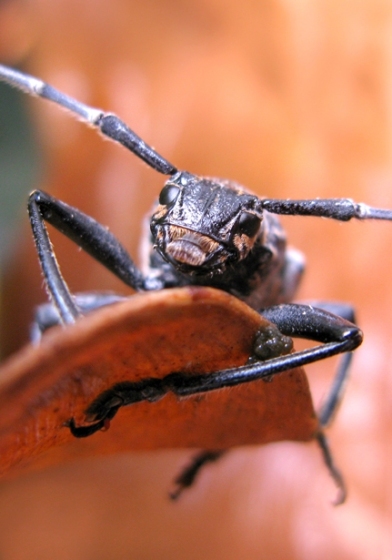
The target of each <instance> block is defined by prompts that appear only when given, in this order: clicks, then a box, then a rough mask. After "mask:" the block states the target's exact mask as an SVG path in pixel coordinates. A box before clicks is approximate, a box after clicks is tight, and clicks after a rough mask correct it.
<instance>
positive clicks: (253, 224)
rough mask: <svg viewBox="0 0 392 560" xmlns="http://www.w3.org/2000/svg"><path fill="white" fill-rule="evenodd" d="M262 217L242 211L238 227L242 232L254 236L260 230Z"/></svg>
mask: <svg viewBox="0 0 392 560" xmlns="http://www.w3.org/2000/svg"><path fill="white" fill-rule="evenodd" d="M260 223H261V219H260V218H259V217H258V216H256V215H255V214H250V213H249V212H242V214H241V216H240V219H239V220H238V222H237V227H238V230H239V232H240V233H244V234H245V235H247V236H248V237H254V236H255V235H256V233H257V232H258V231H259V228H260Z"/></svg>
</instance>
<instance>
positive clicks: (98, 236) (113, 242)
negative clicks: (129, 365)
mask: <svg viewBox="0 0 392 560" xmlns="http://www.w3.org/2000/svg"><path fill="white" fill-rule="evenodd" d="M28 210H29V215H30V222H31V227H32V230H33V236H34V241H35V244H36V247H37V252H38V257H39V260H40V263H41V268H42V271H43V275H44V279H45V283H46V287H47V290H48V292H49V295H50V297H51V299H52V301H53V303H54V304H55V306H56V308H57V310H58V312H59V314H60V317H61V320H62V321H63V322H64V323H73V322H74V321H75V320H76V318H77V317H78V316H79V315H80V314H81V312H80V310H79V309H78V307H77V305H76V303H75V300H74V298H73V297H72V295H71V293H70V291H69V289H68V286H67V284H66V282H65V281H64V279H63V277H62V275H61V272H60V268H59V265H58V263H57V261H56V257H55V255H54V253H53V250H52V247H51V243H50V239H49V236H48V232H47V229H46V227H45V224H44V220H45V221H47V222H49V223H50V224H52V225H53V226H54V227H55V228H56V229H58V230H59V231H60V232H61V233H63V234H64V235H66V236H67V237H68V238H69V239H71V240H72V241H74V242H75V243H77V244H78V245H79V246H80V247H81V248H82V249H84V250H85V251H86V252H87V253H89V254H90V255H91V256H92V257H94V258H95V259H96V260H97V261H99V262H100V263H101V264H103V265H104V266H105V267H106V268H108V269H109V270H110V271H111V272H113V273H114V274H115V275H116V276H117V277H118V278H120V279H121V280H122V281H123V282H124V283H125V284H127V285H128V286H131V287H132V288H134V289H135V290H142V289H144V276H143V275H142V273H141V272H140V270H139V269H138V268H137V267H136V265H135V263H134V262H133V260H132V259H131V257H130V256H129V255H128V253H127V251H126V250H125V249H124V247H123V246H122V245H121V244H120V242H119V241H118V240H117V239H116V237H115V236H114V235H113V234H111V233H110V232H109V231H108V230H107V228H105V227H104V226H102V225H101V224H99V223H98V222H97V221H95V220H94V219H93V218H91V217H90V216H87V215H86V214H84V213H83V212H81V211H80V210H77V209H76V208H73V207H72V206H69V205H68V204H65V203H64V202H61V201H60V200H57V199H56V198H54V197H52V196H50V195H48V194H47V193H44V192H42V191H34V192H33V193H32V194H31V195H30V197H29V202H28Z"/></svg>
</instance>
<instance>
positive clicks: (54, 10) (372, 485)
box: [0, 0, 392, 560]
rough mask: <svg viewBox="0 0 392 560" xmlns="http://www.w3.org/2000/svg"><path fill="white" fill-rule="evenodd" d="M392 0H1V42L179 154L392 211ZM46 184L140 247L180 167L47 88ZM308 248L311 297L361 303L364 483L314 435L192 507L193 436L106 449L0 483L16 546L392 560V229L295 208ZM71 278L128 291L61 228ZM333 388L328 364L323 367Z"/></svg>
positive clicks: (343, 420) (1, 526) (253, 183)
mask: <svg viewBox="0 0 392 560" xmlns="http://www.w3.org/2000/svg"><path fill="white" fill-rule="evenodd" d="M391 37H392V3H391V1H390V0H389V1H387V0H375V1H374V0H373V1H370V0H364V1H363V2H358V1H357V2H353V1H351V2H350V1H335V0H332V1H331V0H316V1H313V2H288V1H286V2H284V1H283V2H278V1H276V0H269V1H268V0H266V1H260V2H258V3H256V2H250V1H243V2H241V3H240V2H238V1H237V2H235V1H233V0H230V1H227V0H226V2H220V1H219V0H209V2H206V1H204V0H203V1H199V2H196V1H194V0H172V1H167V0H161V1H158V0H147V1H145V2H143V3H141V2H136V1H135V0H112V1H111V2H110V3H109V2H105V1H103V0H94V1H93V0H86V1H85V2H83V3H81V2H77V1H75V0H56V1H49V0H6V1H5V0H3V2H1V3H0V56H1V59H2V62H5V63H8V64H19V65H22V67H23V68H24V69H26V70H28V71H29V72H31V73H33V74H35V75H37V76H39V77H41V78H43V79H45V80H46V81H49V82H50V83H51V84H53V85H54V86H56V87H58V88H59V89H62V90H64V91H66V92H67V93H69V94H71V95H74V96H76V97H78V98H80V99H81V100H83V101H84V102H86V103H89V104H91V105H94V106H98V107H102V108H104V109H106V110H110V111H112V112H115V113H117V114H118V115H119V116H121V117H122V118H123V119H124V120H125V121H126V122H128V123H129V124H130V126H131V127H132V128H134V129H135V131H136V132H137V133H138V134H140V135H141V136H142V137H143V138H144V139H145V140H146V141H147V142H148V143H150V144H152V145H153V146H155V147H156V148H157V149H158V151H159V152H161V153H162V155H164V156H165V157H166V158H167V159H169V160H170V161H173V163H174V164H175V165H176V166H178V167H179V168H184V169H188V170H189V171H192V172H194V173H199V174H205V175H210V176H222V177H228V178H232V179H235V180H237V181H239V182H240V183H243V184H244V185H246V186H247V187H248V188H250V189H251V190H253V191H255V192H257V193H259V194H260V195H267V196H271V197H272V196H275V197H280V198H286V197H291V198H312V197H329V196H331V197H339V196H344V197H352V198H354V199H355V200H357V201H362V202H366V203H368V204H370V205H373V206H380V207H389V208H392V188H391V183H392V79H391V76H392V41H391ZM26 103H28V104H29V109H30V110H31V112H32V118H33V120H34V123H35V124H36V127H37V135H38V138H39V140H40V143H41V145H40V150H41V151H42V154H43V157H44V164H43V172H42V180H41V181H40V182H39V184H33V185H31V187H32V188H33V187H38V186H39V187H40V188H44V189H46V190H49V191H50V192H52V193H53V194H55V195H56V196H58V197H60V198H62V199H63V200H65V201H66V202H68V203H70V204H73V205H76V206H78V207H79V208H81V209H82V210H83V211H85V212H88V213H90V214H91V215H93V216H94V217H95V218H96V219H98V220H99V221H101V222H103V223H104V224H106V225H108V226H109V227H110V229H111V230H112V231H113V232H114V233H115V234H116V235H117V236H118V237H119V238H120V239H121V241H122V242H123V243H124V244H125V245H126V247H127V248H128V249H129V250H130V252H131V254H132V255H136V254H137V250H138V249H137V245H138V241H139V239H140V236H141V222H142V219H143V216H144V214H145V213H146V212H147V211H148V209H149V208H150V206H151V205H152V203H153V201H154V198H155V197H156V196H157V194H158V192H159V189H160V186H161V185H162V182H163V177H162V176H160V175H159V174H157V173H156V172H154V171H152V170H151V169H149V168H147V166H145V165H143V164H141V163H140V162H139V161H138V160H137V158H135V157H134V156H133V155H132V154H129V153H127V152H126V151H125V150H123V149H122V148H120V147H118V146H115V145H113V144H111V143H109V142H107V141H103V140H102V138H100V137H99V136H98V135H97V134H96V133H95V132H94V131H92V130H89V129H88V128H86V127H85V126H84V125H82V124H81V123H78V122H75V121H74V120H73V119H72V118H71V117H70V116H69V115H68V114H67V113H64V112H62V111H60V110H59V109H58V108H56V107H52V106H50V104H48V103H45V102H44V101H40V100H38V101H37V100H31V99H26ZM284 223H285V225H286V227H287V230H288V235H289V239H290V241H291V243H292V244H293V245H294V246H296V247H298V248H299V249H301V250H303V251H304V253H305V254H306V256H307V261H308V270H307V274H306V277H305V279H304V283H303V286H302V288H301V292H300V294H299V297H300V298H305V299H306V298H311V299H320V300H343V301H350V302H352V303H353V304H354V306H355V307H356V309H357V311H358V320H359V323H360V325H361V327H362V328H363V330H364V333H365V342H364V344H363V346H362V347H361V348H360V349H359V351H358V352H356V356H355V362H354V366H353V372H352V380H351V382H350V386H349V388H348V393H347V398H346V399H345V401H344V404H343V406H342V409H341V411H340V413H339V415H338V417H337V420H336V422H335V424H334V425H333V428H332V429H331V442H332V446H333V449H334V452H335V456H336V460H337V462H338V463H339V465H340V466H341V468H342V470H343V472H344V473H345V475H346V478H347V484H348V487H349V499H348V502H347V504H346V505H344V506H342V507H340V508H338V509H334V508H333V507H331V506H330V502H331V501H332V499H333V497H334V491H335V490H334V487H333V484H332V483H331V481H330V480H329V478H328V474H327V473H326V470H325V468H324V466H323V465H322V461H321V458H320V456H319V453H318V450H317V448H316V446H315V445H307V446H306V445H298V444H276V445H270V446H266V447H263V448H258V449H241V450H235V451H233V452H232V453H231V454H228V455H227V457H225V458H224V459H222V461H221V462H219V463H217V464H216V465H214V466H213V467H211V468H209V469H206V470H205V472H203V473H202V475H201V477H200V480H199V481H198V483H197V485H196V486H195V488H193V489H192V490H190V491H189V492H188V493H187V494H186V495H184V496H183V498H182V499H181V501H180V502H179V503H176V504H172V503H170V502H169V501H168V500H167V499H166V492H167V489H168V488H169V487H170V481H171V480H172V478H173V476H174V474H175V473H176V472H177V470H178V468H179V467H180V466H181V465H182V464H183V463H184V461H186V458H187V456H188V454H187V453H185V452H182V451H176V452H159V453H155V454H134V455H124V456H121V457H112V458H110V459H108V458H105V459H104V460H101V459H96V460H90V461H87V462H84V463H80V464H73V465H72V464H70V465H64V466H62V467H58V468H57V469H55V470H53V471H50V472H42V473H37V474H34V475H30V476H26V477H24V478H23V479H19V480H16V481H13V482H12V483H11V482H9V483H3V484H2V485H1V487H0V495H1V499H0V556H1V557H2V558H4V559H6V560H8V559H14V558H15V559H21V558H23V559H24V558H38V557H39V558H43V559H46V558H48V559H49V558H54V557H55V558H59V559H61V558H64V559H65V558H76V559H79V558H80V559H85V558H90V557H94V558H100V557H102V558H115V559H117V558H119V559H120V558H157V557H159V558H184V559H198V558H207V559H208V558H211V559H212V558H214V559H220V558H222V559H223V558H225V559H231V558H233V559H236V558H239V557H242V558H247V559H253V558H254V559H256V558H257V559H264V558H267V559H269V558H274V559H280V558H282V559H313V558H314V559H316V558H317V560H320V559H321V560H323V559H324V558H325V559H327V558H328V559H330V558H337V559H339V560H340V559H342V560H345V559H356V560H358V559H360V560H362V559H363V560H365V559H368V558H369V559H370V558H372V559H374V558H376V559H379V558H380V559H383V558H390V557H391V556H392V538H391V532H392V526H391V525H392V482H391V478H392V477H391V474H392V473H391V467H390V465H391V462H392V446H391V428H392V414H391V410H392V382H391V371H390V370H391V367H390V366H391V352H390V340H391V337H392V326H391V323H390V322H389V318H390V315H391V312H392V292H391V290H390V283H391V277H392V268H391V264H390V263H391V250H390V247H391V243H392V227H391V224H388V223H371V222H368V223H351V224H338V223H332V222H329V221H327V220H321V219H314V218H294V217H292V218H286V219H284ZM30 237H31V236H30V232H29V231H28V224H27V219H25V220H24V223H23V224H22V225H21V235H20V236H18V238H17V239H16V238H15V240H14V243H13V247H12V251H10V254H12V257H11V258H10V259H9V260H8V262H7V269H6V270H5V273H4V279H3V286H2V292H3V294H2V295H3V311H2V323H3V329H2V342H3V345H4V350H5V352H6V353H7V352H12V351H15V350H16V349H17V348H18V347H19V346H20V345H21V344H23V343H24V342H25V341H26V339H27V331H28V325H29V322H30V321H31V317H32V313H33V308H34V307H35V306H36V305H37V304H38V303H40V302H42V301H44V300H45V293H44V291H43V288H42V280H41V276H40V272H39V269H38V264H37V258H36V255H35V253H34V248H33V246H32V243H31V239H30ZM53 240H54V243H55V248H56V253H57V255H58V258H59V261H60V264H61V268H62V271H63V274H64V276H65V278H66V279H67V281H68V283H69V285H70V287H71V289H72V290H74V291H81V290H86V289H87V290H88V289H90V290H91V289H115V290H117V291H121V293H127V289H126V288H125V287H124V286H122V285H121V284H120V283H119V282H118V281H117V280H115V279H114V278H113V277H112V276H111V275H110V274H109V273H108V272H107V271H105V270H104V269H103V268H102V267H101V266H99V265H98V264H96V263H94V262H93V261H92V260H91V259H90V258H89V257H87V256H85V255H82V254H81V253H80V252H79V251H78V249H77V248H76V247H75V245H73V244H72V243H70V242H69V241H68V240H66V239H64V238H63V237H62V236H60V235H58V234H56V233H55V232H54V233H53ZM307 369H308V371H309V375H310V380H311V384H312V387H313V390H314V394H315V400H316V403H317V402H319V401H320V398H321V395H322V394H323V393H324V392H325V391H326V387H327V386H328V385H327V383H328V381H327V380H328V379H330V378H331V374H332V371H333V364H331V363H325V364H316V365H314V366H312V367H310V368H307Z"/></svg>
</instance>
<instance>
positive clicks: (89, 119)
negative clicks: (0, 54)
mask: <svg viewBox="0 0 392 560" xmlns="http://www.w3.org/2000/svg"><path fill="white" fill-rule="evenodd" d="M0 80H1V81H3V82H7V83H8V84H10V85H11V86H14V87H16V88H18V89H20V90H22V91H24V92H25V93H28V94H29V95H33V96H38V97H42V98H44V99H48V100H49V101H53V103H57V105H60V106H61V107H64V108H65V109H68V110H69V111H71V113H73V114H74V115H77V116H78V117H80V118H81V120H82V121H84V122H86V123H87V124H89V125H91V126H94V127H96V128H98V129H99V130H100V131H101V132H102V134H104V135H105V136H108V137H109V138H110V139H111V140H114V141H115V142H118V143H119V144H122V145H123V146H124V147H125V148H127V149H128V150H130V151H131V152H133V153H134V154H135V155H137V156H138V157H139V158H140V159H142V160H143V161H145V162H146V163H147V164H148V165H149V166H150V167H152V168H153V169H155V170H156V171H158V172H159V173H163V174H164V175H173V174H174V173H176V171H177V168H176V167H174V165H172V164H171V163H170V162H168V161H167V160H166V159H165V158H163V157H162V156H161V155H160V154H158V152H156V151H155V150H154V148H152V147H151V146H149V145H148V144H146V143H145V142H144V140H142V139H141V138H140V136H138V135H137V134H136V133H135V132H133V130H131V129H130V128H129V127H128V126H127V125H126V124H125V123H124V122H123V121H122V120H121V119H119V117H117V116H116V115H112V114H110V113H105V112H104V111H102V110H101V109H95V108H94V107H89V106H88V105H85V104H84V103H81V102H80V101H78V100H77V99H74V98H73V97H70V96H69V95H66V94H65V93H62V92H61V91H59V90H57V89H55V88H54V87H52V86H50V85H48V84H46V83H45V82H43V81H42V80H39V79H37V78H34V77H33V76H30V75H28V74H25V73H22V72H19V71H18V70H14V69H13V68H9V67H7V66H4V65H2V64H0Z"/></svg>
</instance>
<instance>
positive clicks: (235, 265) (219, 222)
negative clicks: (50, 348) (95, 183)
mask: <svg viewBox="0 0 392 560" xmlns="http://www.w3.org/2000/svg"><path fill="white" fill-rule="evenodd" d="M0 79H1V80H3V81H5V82H8V83H9V84H11V85H13V86H15V87H17V88H19V89H22V90H23V91H25V92H26V93H28V94H30V95H36V96H39V97H42V98H45V99H47V100H49V101H53V102H55V103H57V104H58V105H60V106H62V107H64V108H66V109H68V110H70V111H71V112H72V113H74V114H75V115H76V116H78V117H79V118H81V119H82V120H83V121H85V122H86V123H88V124H90V125H92V126H94V127H96V128H97V129H98V130H99V131H100V132H101V133H102V134H103V135H105V136H107V137H109V138H110V139H112V140H114V141H116V142H118V143H120V144H122V145H123V146H125V147H126V148H127V149H129V150H130V151H132V152H133V153H134V154H135V155H136V156H138V157H139V158H140V159H142V160H143V161H144V162H146V163H147V164H148V165H149V166H150V167H152V168H153V169H154V170H156V171H157V172H159V173H162V174H163V175H166V176H168V179H167V181H166V183H165V185H164V187H163V188H162V190H161V192H160V195H159V200H158V204H157V206H156V207H155V210H154V212H153V214H152V217H151V220H150V251H149V257H148V262H147V263H146V266H145V267H144V270H143V271H142V270H140V269H139V268H138V267H137V266H136V265H135V263H134V261H133V260H132V258H131V257H130V256H129V254H128V253H127V252H126V250H125V249H124V248H123V246H122V245H121V243H120V242H119V241H118V240H117V239H116V238H115V237H114V236H113V235H112V234H111V233H110V232H109V231H108V230H107V229H106V228H105V227H104V226H102V225H101V224H99V223H98V222H97V221H95V220H94V219H93V218H91V217H90V216H87V215H86V214H84V213H82V212H81V211H79V210H77V209H76V208H73V207H71V206H69V205H67V204H66V203H64V202H62V201H60V200H58V199H56V198H54V197H52V196H50V195H49V194H47V193H45V192H43V191H34V192H33V193H32V194H31V195H30V197H29V201H28V211H29V216H30V222H31V227H32V232H33V237H34V241H35V244H36V248H37V252H38V257H39V261H40V265H41V268H42V272H43V276H44V280H45V285H46V289H47V292H48V294H49V296H50V299H51V302H52V303H51V304H50V305H44V306H42V307H41V308H39V309H38V311H37V314H36V323H35V328H34V333H35V334H34V337H35V338H36V339H37V340H38V339H39V338H40V336H41V334H42V333H43V332H44V331H45V330H46V329H48V328H50V327H51V326H53V325H56V324H64V325H69V324H72V323H74V322H75V321H77V320H78V318H79V317H80V316H81V315H83V314H85V313H87V312H90V311H92V310H94V309H98V308H100V307H102V306H105V305H110V304H111V303H112V302H114V301H117V300H118V299H121V298H119V297H117V296H114V295H107V294H99V293H94V294H85V295H77V296H74V295H72V294H71V293H70V291H69V289H68V287H67V284H66V282H65V281H64V279H63V277H62V275H61V272H60V269H59V266H58V264H57V261H56V258H55V256H54V253H53V250H52V247H51V243H50V240H49V236H48V233H47V229H46V226H45V223H44V222H45V221H46V222H48V223H50V224H51V225H53V226H54V227H55V228H57V229H58V230H59V231H60V232H62V233H63V234H64V235H66V236H67V237H69V238H70V239H71V240H73V241H74V242H75V243H76V244H77V245H78V246H80V247H81V248H83V249H84V250H85V251H86V252H88V253H89V254H90V255H92V256H93V257H94V258H95V259H96V260H97V261H99V262H100V263H101V264H103V265H104V266H105V267H107V268H108V269H109V270H110V271H112V272H113V273H114V274H115V275H116V276H117V277H118V278H120V279H121V280H122V281H123V282H124V283H125V284H127V285H128V286H131V287H132V288H133V289H134V290H136V291H141V292H142V291H151V290H161V289H166V288H171V287H181V286H189V285H194V286H209V287H214V288H218V289H220V290H223V291H226V292H229V293H230V294H232V295H234V296H236V297H238V298H240V299H241V300H243V301H244V302H245V303H247V304H248V305H249V306H251V307H252V308H253V309H255V310H256V311H258V312H260V313H262V315H263V316H264V317H265V318H266V319H268V320H269V321H270V322H271V323H272V327H271V328H270V329H267V330H266V329H263V330H262V331H261V332H260V333H259V336H258V337H257V338H256V341H255V345H254V357H253V358H252V359H251V360H250V362H249V364H247V365H245V366H243V367H239V368H232V369H228V370H224V371H218V372H212V373H210V374H207V375H200V376H191V377H186V376H183V375H182V374H181V372H174V373H172V374H170V375H168V376H166V377H165V378H164V379H160V380H157V379H153V378H146V379H145V380H143V382H139V383H131V382H129V383H122V384H121V386H120V385H115V386H113V387H112V388H111V389H110V390H108V391H105V392H104V393H103V394H102V395H100V396H99V397H98V398H97V399H96V400H95V401H94V402H92V403H91V405H90V406H89V408H88V409H87V410H86V424H85V425H76V423H75V421H74V419H73V418H70V419H69V421H68V423H67V425H68V427H69V428H70V430H71V432H72V434H73V435H74V436H76V437H87V436H89V435H92V434H93V433H94V432H96V431H97V430H100V429H103V428H105V427H108V425H109V422H110V420H111V419H112V418H113V417H114V416H115V414H116V412H117V411H118V409H119V408H120V407H122V406H126V405H128V404H132V403H135V402H140V401H149V402H153V401H155V400H157V399H160V398H162V397H163V396H164V395H165V394H167V393H168V392H173V393H174V394H175V395H177V396H178V397H186V396H190V395H195V394H198V393H203V392H208V391H213V390H219V389H222V388H225V387H232V386H235V385H238V384H241V383H249V382H251V381H253V380H257V379H264V380H266V381H270V380H272V379H273V377H274V376H275V375H277V374H279V373H281V372H284V371H287V370H288V369H290V368H295V367H298V366H303V365H305V364H309V363H312V362H315V361H318V360H321V359H324V358H327V357H330V356H333V355H336V354H340V353H343V354H344V356H343V357H342V361H341V364H340V367H339V369H338V372H337V374H336V377H335V380H334V382H333V385H332V387H331V390H330V393H329V395H328V396H327V398H326V400H325V403H324V404H323V406H322V408H321V411H320V412H319V425H320V429H319V432H318V434H317V440H318V442H319V444H320V447H321V449H322V452H323V456H324V460H325V462H326V464H327V466H328V468H329V470H330V473H331V474H332V476H333V478H334V479H335V481H336V483H337V485H338V487H339V489H340V496H339V498H338V500H337V501H338V502H339V503H340V502H342V501H344V498H345V487H344V481H343V478H342V476H341V474H340V472H339V470H338V469H337V467H336V466H335V464H334V462H333V459H332V456H331V453H330V450H329V447H328V442H327V439H326V437H325V434H324V432H323V428H324V427H326V426H327V425H328V423H329V422H330V420H331V418H332V416H333V414H334V412H335V410H336V408H337V406H338V403H339V401H340V399H341V396H342V392H343V386H344V384H345V380H346V378H347V374H348V369H349V365H350V361H351V351H352V350H354V349H355V348H356V347H357V346H359V345H360V344H361V342H362V333H361V331H360V330H359V328H358V327H357V326H356V325H355V319H354V313H353V309H352V308H351V306H349V305H343V304H339V305H336V304H329V303H319V304H317V306H313V305H301V304H295V303H291V302H292V300H293V298H294V296H295V292H296V289H297V287H298V284H299V281H300V278H301V275H302V273H303V268H304V262H303V258H302V255H301V254H300V253H299V252H297V251H295V250H292V249H289V248H288V247H287V246H286V237H285V233H284V231H283V229H282V227H281V225H280V222H279V220H278V218H277V217H276V215H277V214H287V215H295V216H318V217H327V218H332V219H335V220H339V221H348V220H350V219H358V220H367V219H376V220H388V221H391V220H392V211H390V210H384V209H378V208H372V207H370V206H367V205H365V204H362V203H356V202H354V201H352V200H350V199H345V198H337V199H311V200H279V199H269V198H259V197H257V196H255V195H254V194H252V193H250V192H249V191H247V190H246V189H244V188H243V187H242V186H240V185H238V184H237V183H235V182H233V181H229V180H222V179H215V178H208V177H199V176H197V175H194V174H192V173H190V172H188V171H181V170H178V169H177V168H176V167H175V166H174V165H173V164H172V163H170V162H169V161H167V160H166V159H165V158H163V157H162V156H161V155H160V154H159V153H158V152H156V151H155V150H154V149H153V148H152V147H151V146H149V145H148V144H146V143H145V142H144V141H143V140H142V139H141V138H140V137H139V136H137V134H136V133H135V132H133V131H132V130H131V129H130V128H129V127H128V126H127V125H126V124H125V123H124V122H123V121H121V120H120V118H118V117H117V116H116V115H114V114H110V113H105V112H103V111H101V110H99V109H95V108H92V107H89V106H87V105H85V104H83V103H81V102H79V101H77V100H76V99H73V98H71V97H69V96H67V95H65V94H64V93H62V92H60V91H58V90H56V89H55V88H53V87H52V86H50V85H48V84H46V83H45V82H42V81H41V80H39V79H36V78H34V77H32V76H29V75H27V74H25V73H22V72H19V71H17V70H14V69H11V68H8V67H6V66H3V65H0ZM292 336H293V337H301V338H305V339H308V340H313V341H316V342H319V343H321V344H319V345H317V346H315V347H313V348H311V349H306V350H302V351H297V352H291V350H292V343H291V338H290V337H292ZM220 455H221V452H220V451H206V452H205V453H202V454H201V455H199V456H198V457H197V458H196V459H195V460H194V462H193V463H192V464H191V465H190V466H189V468H188V469H186V470H185V471H184V473H183V474H182V475H181V476H180V477H179V479H178V486H179V489H178V491H180V490H181V489H182V488H183V487H185V486H189V485H190V484H191V483H192V482H193V480H194V478H195V476H196V474H197V472H198V471H199V470H200V468H201V467H202V466H203V465H204V464H205V463H207V462H210V461H213V460H215V459H217V458H218V457H219V456H220ZM176 495H177V494H176Z"/></svg>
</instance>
